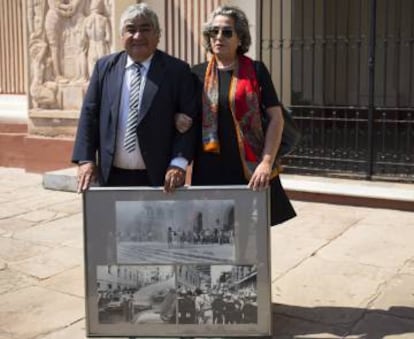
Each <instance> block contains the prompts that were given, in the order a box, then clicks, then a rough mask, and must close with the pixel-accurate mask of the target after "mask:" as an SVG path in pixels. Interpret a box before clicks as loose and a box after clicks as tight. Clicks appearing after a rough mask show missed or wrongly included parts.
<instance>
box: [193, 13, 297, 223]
mask: <svg viewBox="0 0 414 339" xmlns="http://www.w3.org/2000/svg"><path fill="white" fill-rule="evenodd" d="M203 38H204V43H205V47H206V50H207V52H209V53H210V54H211V56H212V57H211V59H210V61H209V62H207V63H203V64H199V65H196V66H194V67H193V73H194V74H196V76H197V78H198V79H199V81H200V90H201V91H202V102H201V103H200V105H201V107H202V109H201V111H202V124H201V125H202V126H201V136H200V137H199V140H200V141H201V144H200V146H199V147H198V151H197V154H196V155H195V158H194V163H193V176H192V185H195V186H202V185H243V184H248V187H249V188H251V189H253V190H262V189H266V188H268V187H269V186H270V188H271V225H276V224H279V223H281V222H283V221H286V220H288V219H290V218H293V217H294V216H295V215H296V214H295V211H294V209H293V207H292V205H291V204H290V202H289V199H288V197H287V196H286V194H285V192H284V190H283V188H282V186H281V183H280V180H279V176H278V169H277V166H276V168H274V167H273V164H274V161H275V157H276V153H277V150H278V148H279V145H280V140H281V137H282V130H283V116H282V110H281V107H280V103H279V100H278V97H277V94H276V91H275V89H274V86H273V83H272V80H271V76H270V74H269V71H268V70H267V68H266V67H265V65H264V64H263V63H262V62H254V61H253V60H251V59H250V58H248V57H246V56H244V53H246V52H247V51H248V50H249V47H250V44H251V37H250V32H249V23H248V20H247V18H246V15H245V14H244V13H243V12H242V11H241V10H240V9H238V8H237V7H232V6H222V7H219V8H217V9H216V10H215V11H214V12H213V13H212V15H211V18H210V21H209V22H208V23H207V24H206V25H205V27H204V30H203ZM261 105H262V106H263V107H265V112H266V113H265V114H267V116H268V120H269V123H268V127H267V129H266V131H265V132H264V131H263V128H262V117H261V114H262V113H261Z"/></svg>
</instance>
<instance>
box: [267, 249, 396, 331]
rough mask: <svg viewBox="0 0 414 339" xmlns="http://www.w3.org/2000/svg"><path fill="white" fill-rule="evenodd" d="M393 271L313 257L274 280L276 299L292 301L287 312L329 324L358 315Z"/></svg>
mask: <svg viewBox="0 0 414 339" xmlns="http://www.w3.org/2000/svg"><path fill="white" fill-rule="evenodd" d="M392 274H393V272H390V271H386V270H384V269H380V268H376V267H372V266H368V265H361V264H358V263H355V262H354V263H347V262H332V261H327V260H323V259H321V258H319V257H312V258H310V259H309V260H307V261H305V262H303V263H301V265H300V266H298V267H296V268H295V269H294V270H291V271H290V272H289V274H287V275H285V276H283V277H282V278H281V279H278V280H277V281H276V282H273V284H272V301H273V302H274V303H277V304H282V305H291V306H292V307H291V306H286V308H284V310H283V312H281V313H283V314H289V315H291V316H295V317H298V318H303V319H309V320H313V321H317V322H321V321H323V322H324V323H328V324H336V325H338V324H346V323H350V322H352V321H355V320H356V319H358V317H359V316H361V314H362V313H363V310H364V308H365V307H366V305H367V303H368V301H369V300H371V299H372V298H373V297H374V296H375V294H376V292H377V289H378V287H379V285H380V284H381V283H383V282H384V281H386V280H387V279H390V278H391V276H392Z"/></svg>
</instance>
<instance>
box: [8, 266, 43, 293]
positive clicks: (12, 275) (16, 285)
mask: <svg viewBox="0 0 414 339" xmlns="http://www.w3.org/2000/svg"><path fill="white" fill-rule="evenodd" d="M36 283H37V280H36V279H34V278H31V277H29V276H27V275H25V274H22V273H20V272H16V271H13V270H11V269H3V270H0V295H2V294H4V293H10V292H13V291H16V290H19V289H21V288H24V287H28V286H33V285H35V284H36Z"/></svg>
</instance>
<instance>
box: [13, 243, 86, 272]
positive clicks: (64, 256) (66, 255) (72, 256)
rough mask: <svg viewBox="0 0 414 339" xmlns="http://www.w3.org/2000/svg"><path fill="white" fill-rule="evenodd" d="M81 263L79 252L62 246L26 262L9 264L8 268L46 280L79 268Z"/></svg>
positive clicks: (80, 253) (81, 257) (81, 258)
mask: <svg viewBox="0 0 414 339" xmlns="http://www.w3.org/2000/svg"><path fill="white" fill-rule="evenodd" d="M82 262H83V255H82V251H81V250H79V249H76V248H72V247H63V246H62V247H59V248H56V249H53V250H50V251H48V252H45V253H43V254H41V255H38V256H35V257H31V258H29V259H27V260H23V261H19V262H14V263H11V264H10V267H11V268H12V269H15V270H18V271H20V272H23V273H25V274H29V275H31V276H34V277H36V278H38V279H46V278H49V277H51V276H53V275H55V274H58V273H61V272H64V271H65V270H67V269H71V268H73V267H76V266H79V265H81V264H82Z"/></svg>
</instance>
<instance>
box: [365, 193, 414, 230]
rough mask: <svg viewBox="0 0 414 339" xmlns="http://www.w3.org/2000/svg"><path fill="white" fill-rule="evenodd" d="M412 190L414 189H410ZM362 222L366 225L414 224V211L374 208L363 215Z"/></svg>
mask: <svg viewBox="0 0 414 339" xmlns="http://www.w3.org/2000/svg"><path fill="white" fill-rule="evenodd" d="M412 191H414V190H412ZM362 222H363V223H364V224H366V225H392V226H397V227H398V226H401V225H414V213H412V212H404V211H392V213H391V211H390V210H384V209H375V210H373V211H372V213H369V214H367V215H365V216H364V218H363V219H362Z"/></svg>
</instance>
